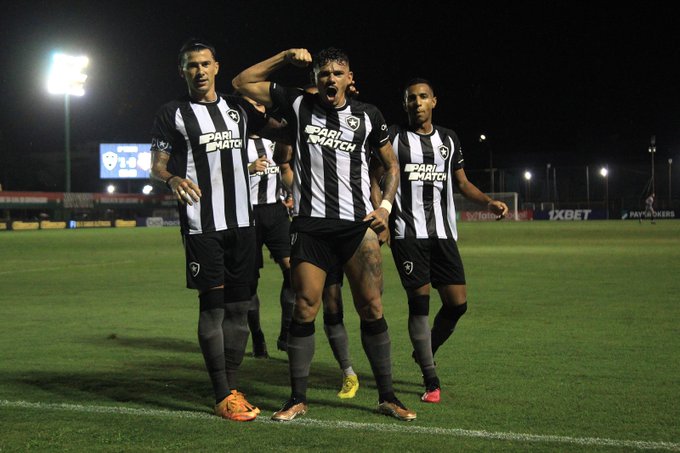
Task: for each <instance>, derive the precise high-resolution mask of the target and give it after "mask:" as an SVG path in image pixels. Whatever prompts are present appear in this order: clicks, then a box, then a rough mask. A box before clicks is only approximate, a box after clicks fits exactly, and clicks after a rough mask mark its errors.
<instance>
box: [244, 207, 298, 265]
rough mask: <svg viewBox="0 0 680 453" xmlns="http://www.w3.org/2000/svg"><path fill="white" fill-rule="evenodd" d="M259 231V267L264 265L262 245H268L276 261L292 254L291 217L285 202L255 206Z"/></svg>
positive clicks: (257, 229)
mask: <svg viewBox="0 0 680 453" xmlns="http://www.w3.org/2000/svg"><path fill="white" fill-rule="evenodd" d="M253 213H254V214H255V230H256V231H257V250H259V253H258V254H257V267H258V268H261V267H262V266H264V258H263V256H262V246H263V245H266V246H267V248H268V249H269V252H270V253H271V255H272V258H274V261H276V262H277V263H280V262H281V260H282V259H283V258H288V257H289V256H290V218H289V217H288V210H287V209H286V207H285V206H284V205H283V203H272V204H261V205H255V206H253Z"/></svg>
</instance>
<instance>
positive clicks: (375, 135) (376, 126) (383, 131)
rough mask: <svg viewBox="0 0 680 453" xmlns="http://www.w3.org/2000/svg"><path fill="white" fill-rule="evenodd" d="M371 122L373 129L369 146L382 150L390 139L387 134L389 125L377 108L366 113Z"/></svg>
mask: <svg viewBox="0 0 680 453" xmlns="http://www.w3.org/2000/svg"><path fill="white" fill-rule="evenodd" d="M366 113H367V114H368V117H369V119H370V120H371V124H372V126H373V127H372V129H371V133H370V134H369V135H368V144H369V145H370V146H372V147H375V148H382V146H383V145H384V144H385V143H387V142H388V141H389V139H390V137H389V135H388V134H387V123H386V122H385V118H383V116H382V113H380V110H378V109H377V108H372V109H370V110H368V111H367V112H366Z"/></svg>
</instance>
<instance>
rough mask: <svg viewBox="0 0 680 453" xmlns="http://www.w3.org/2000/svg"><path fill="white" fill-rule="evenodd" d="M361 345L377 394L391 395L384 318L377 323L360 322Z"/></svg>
mask: <svg viewBox="0 0 680 453" xmlns="http://www.w3.org/2000/svg"><path fill="white" fill-rule="evenodd" d="M361 344H362V346H363V347H364V352H366V357H368V362H369V363H370V364H371V370H373V377H374V378H375V383H376V385H377V387H378V394H380V395H383V394H389V393H393V392H394V389H393V387H392V357H391V351H390V349H391V343H390V335H389V333H388V332H387V322H386V321H385V318H384V317H383V318H380V319H378V320H377V321H365V320H363V319H362V320H361Z"/></svg>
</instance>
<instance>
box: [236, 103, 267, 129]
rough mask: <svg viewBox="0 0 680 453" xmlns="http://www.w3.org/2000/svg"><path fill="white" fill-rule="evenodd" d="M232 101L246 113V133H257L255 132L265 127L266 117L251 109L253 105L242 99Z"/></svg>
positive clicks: (253, 108)
mask: <svg viewBox="0 0 680 453" xmlns="http://www.w3.org/2000/svg"><path fill="white" fill-rule="evenodd" d="M234 99H235V100H236V102H238V104H239V105H240V106H241V108H243V110H244V111H245V112H246V116H247V117H248V133H257V131H259V130H260V129H262V128H263V127H265V126H266V125H267V116H266V115H265V114H264V113H262V112H260V111H259V110H257V109H256V108H255V107H253V104H251V103H250V102H248V101H246V100H245V99H243V98H242V97H236V98H234Z"/></svg>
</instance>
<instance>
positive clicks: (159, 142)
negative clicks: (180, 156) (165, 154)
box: [151, 137, 170, 151]
mask: <svg viewBox="0 0 680 453" xmlns="http://www.w3.org/2000/svg"><path fill="white" fill-rule="evenodd" d="M168 148H170V142H167V141H165V140H163V139H161V138H155V137H154V138H152V139H151V149H158V150H161V151H166V150H167V149H168Z"/></svg>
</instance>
